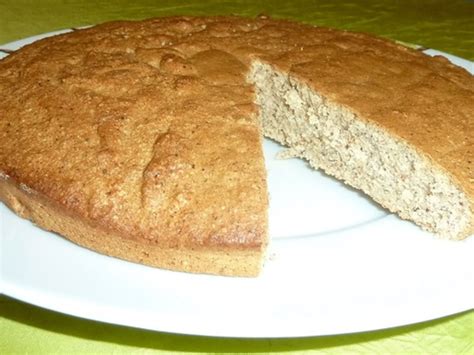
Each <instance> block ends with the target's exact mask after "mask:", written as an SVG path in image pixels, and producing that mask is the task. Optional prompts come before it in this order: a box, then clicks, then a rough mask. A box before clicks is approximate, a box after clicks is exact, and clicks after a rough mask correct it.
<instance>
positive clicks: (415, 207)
mask: <svg viewBox="0 0 474 355" xmlns="http://www.w3.org/2000/svg"><path fill="white" fill-rule="evenodd" d="M248 80H249V81H250V82H251V83H253V84H254V85H255V94H256V103H257V104H258V105H259V107H260V120H261V125H262V130H263V134H264V135H265V136H267V137H269V138H272V139H274V140H276V141H277V142H279V143H281V144H283V145H284V146H287V147H288V148H289V149H288V150H287V156H288V157H290V156H295V157H300V158H304V159H306V160H307V161H308V162H309V164H310V165H311V166H312V167H313V168H316V169H322V170H323V171H324V172H326V173H327V174H329V175H332V176H334V177H336V178H337V179H339V180H342V181H343V182H345V183H346V184H348V185H351V186H353V187H355V188H357V189H359V190H362V191H363V192H365V193H366V194H367V195H369V196H370V197H371V198H372V199H374V200H375V201H376V202H378V203H379V204H381V205H382V206H383V207H385V208H387V209H388V210H390V211H391V212H395V213H397V214H398V215H399V216H400V217H402V218H404V219H411V220H413V221H414V222H415V223H417V224H418V225H420V226H421V227H422V228H423V229H425V230H428V231H430V232H434V233H437V234H439V235H442V236H445V237H448V238H452V239H456V238H459V236H463V235H464V236H465V235H466V232H468V231H469V229H470V225H469V223H470V219H469V216H470V211H469V201H468V198H467V196H466V194H465V193H464V192H463V191H462V190H461V189H460V188H457V187H456V184H454V183H453V181H451V179H450V177H449V175H447V174H445V173H443V172H442V170H441V169H436V168H435V167H434V166H433V165H432V164H430V162H429V161H428V160H427V159H426V158H424V157H423V156H421V155H420V154H418V153H417V152H416V151H415V149H413V148H411V147H409V146H408V145H407V144H406V143H404V142H403V141H402V140H400V139H397V138H396V137H394V136H393V135H391V134H389V133H388V132H387V131H385V130H383V129H381V128H379V127H377V126H376V125H375V124H373V123H370V122H368V121H365V120H363V119H360V117H357V114H356V113H354V112H351V111H350V110H349V109H347V108H346V107H343V106H341V105H337V104H335V103H333V102H331V101H330V100H328V99H327V98H325V97H324V96H322V95H320V94H319V93H317V92H315V91H314V90H312V89H310V88H309V87H308V85H306V84H305V83H303V82H301V81H300V80H298V79H296V78H294V77H292V76H291V75H289V74H284V73H283V72H280V71H279V70H277V69H276V68H274V67H273V66H271V65H269V64H267V63H265V62H262V61H258V60H257V61H254V62H253V64H252V67H251V70H250V72H249V74H248Z"/></svg>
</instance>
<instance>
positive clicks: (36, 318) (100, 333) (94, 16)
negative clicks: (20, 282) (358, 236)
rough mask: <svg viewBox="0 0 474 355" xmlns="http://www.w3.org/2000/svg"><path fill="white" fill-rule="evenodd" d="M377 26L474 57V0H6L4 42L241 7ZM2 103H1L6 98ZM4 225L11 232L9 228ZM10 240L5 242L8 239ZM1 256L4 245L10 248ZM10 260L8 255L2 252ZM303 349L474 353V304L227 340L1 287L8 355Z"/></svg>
mask: <svg viewBox="0 0 474 355" xmlns="http://www.w3.org/2000/svg"><path fill="white" fill-rule="evenodd" d="M259 13H265V14H268V15H271V16H273V17H284V18H290V19H296V20H300V21H305V22H309V23H313V24H318V25H325V26H332V27H337V28H344V29H350V30H357V31H366V32H372V33H375V34H378V35H382V36H386V37H389V38H392V39H396V40H400V41H404V42H409V43H416V44H419V45H421V46H423V47H428V48H435V49H439V50H442V51H445V52H449V53H452V54H455V55H458V56H460V57H464V58H466V59H470V60H474V1H472V0H471V1H449V2H448V1H432V0H431V1H375V0H373V1H359V2H354V1H347V0H345V1H329V0H327V1H322V0H318V1H292V2H290V1H286V2H285V1H257V0H254V1H233V2H232V1H187V2H180V1H152V0H142V1H133V2H132V1H126V0H123V1H106V0H101V1H80V0H69V1H59V0H56V1H53V0H49V1H47V0H44V1H36V2H33V1H21V0H17V1H5V0H3V1H0V43H6V42H10V41H14V40H17V39H20V38H23V37H27V36H31V35H34V34H39V33H43V32H49V31H53V30H58V29H63V28H70V27H78V26H82V25H89V24H94V23H99V22H103V21H107V20H113V19H141V18H146V17H152V16H165V15H176V14H192V15H211V14H240V15H248V16H255V15H257V14H259ZM0 104H1V103H0ZM0 232H1V230H0ZM0 247H1V246H0ZM0 256H1V253H0ZM0 265H1V260H0ZM144 350H156V351H176V352H216V351H219V352H282V351H288V352H295V351H301V352H304V351H314V350H319V351H321V352H322V353H344V354H346V353H380V354H382V353H383V354H385V353H396V354H401V353H403V354H408V353H410V354H413V353H420V354H426V353H439V354H474V312H472V311H471V312H467V313H463V314H460V315H455V316H451V317H448V318H444V319H440V320H435V321H430V322H426V323H422V324H417V325H410V326H406V327H401V328H396V329H389V330H381V331H374V332H369V333H360V334H349V335H339V336H331V337H313V338H302V339H271V340H269V339H257V340H248V339H219V338H208V337H197V336H185V335H174V334H165V333H159V332H151V331H144V330H137V329H131V328H127V327H121V326H114V325H109V324H102V323H98V322H93V321H89V320H82V319H78V318H74V317H70V316H66V315H61V314H58V313H55V312H51V311H47V310H43V309H40V308H37V307H34V306H30V305H27V304H24V303H21V302H18V301H16V300H13V299H10V298H8V297H5V296H1V295H0V353H2V354H4V353H11V352H32V353H39V352H42V353H54V352H56V353H57V352H60V353H70V352H82V353H90V352H96V353H97V352H101V353H111V352H131V351H137V352H138V351H144Z"/></svg>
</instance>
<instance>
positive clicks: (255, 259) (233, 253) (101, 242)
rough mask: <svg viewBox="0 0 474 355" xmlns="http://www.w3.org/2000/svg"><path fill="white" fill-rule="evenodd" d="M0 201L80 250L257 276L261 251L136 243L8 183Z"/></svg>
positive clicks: (166, 266)
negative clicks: (81, 248) (85, 249)
mask: <svg viewBox="0 0 474 355" xmlns="http://www.w3.org/2000/svg"><path fill="white" fill-rule="evenodd" d="M0 200H2V201H4V202H5V203H6V205H7V206H8V207H10V208H11V209H12V210H13V211H14V212H15V213H17V214H18V215H19V216H21V217H23V218H27V219H29V220H31V221H33V222H34V223H36V224H37V225H39V226H41V227H42V228H44V229H46V230H50V231H54V232H57V233H59V234H61V235H63V236H67V238H68V239H69V240H71V241H72V242H74V243H77V244H79V245H81V246H83V247H86V248H89V249H91V250H94V251H98V252H100V253H103V254H106V255H110V256H114V257H118V258H121V259H124V260H129V261H133V262H139V263H142V264H146V265H150V266H155V267H159V268H164V269H171V270H180V271H186V272H194V273H210V274H218V275H228V276H257V275H258V273H259V271H260V268H261V259H262V253H263V251H264V250H263V248H259V247H255V248H251V247H250V248H249V247H247V248H245V249H237V250H233V249H227V248H195V249H194V248H189V249H188V248H176V247H163V246H162V245H159V244H157V243H155V242H154V241H153V240H149V239H147V240H143V239H141V240H137V238H133V236H131V235H123V234H122V235H121V234H119V233H117V231H116V230H109V229H107V228H104V227H103V226H100V225H97V224H91V222H90V221H89V220H85V219H84V218H82V217H81V216H80V215H77V214H75V213H72V212H71V211H68V210H66V209H64V208H63V207H62V206H59V205H57V204H55V203H54V202H52V201H51V199H49V198H46V197H45V196H42V195H41V194H38V193H35V192H33V191H31V190H29V189H28V188H26V187H25V186H18V185H16V184H15V183H13V182H12V181H11V180H3V181H2V180H0Z"/></svg>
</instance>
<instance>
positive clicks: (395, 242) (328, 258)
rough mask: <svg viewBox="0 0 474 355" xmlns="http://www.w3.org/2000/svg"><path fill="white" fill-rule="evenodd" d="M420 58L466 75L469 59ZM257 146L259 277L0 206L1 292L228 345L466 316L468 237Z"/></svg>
mask: <svg viewBox="0 0 474 355" xmlns="http://www.w3.org/2000/svg"><path fill="white" fill-rule="evenodd" d="M61 32H66V31H61ZM56 33H59V32H56ZM56 33H50V34H46V35H42V36H35V37H31V38H28V39H25V40H21V41H17V42H14V43H11V44H8V45H3V46H0V53H3V54H2V56H5V55H7V53H8V52H9V51H11V50H14V49H17V48H19V47H21V46H23V45H25V44H27V43H30V42H32V41H35V40H38V39H39V38H42V37H46V36H48V35H52V34H56ZM427 52H428V53H429V54H442V55H445V56H447V57H448V58H449V59H450V60H452V61H453V62H454V63H456V64H458V65H461V66H463V67H465V68H467V69H468V70H471V72H472V69H473V63H471V62H469V61H465V60H462V59H460V58H457V57H453V56H450V55H446V54H444V53H441V52H437V51H433V50H428V51H427ZM264 145H265V147H264V148H265V156H266V165H267V169H268V176H269V177H268V179H269V190H270V236H271V239H272V243H271V245H270V250H269V253H268V257H267V261H266V263H265V266H264V269H263V272H262V275H261V276H260V277H258V278H253V279H248V278H230V277H220V276H209V275H193V274H186V273H180V272H173V271H166V270H159V269H154V268H150V267H147V266H143V265H138V264H134V263H130V262H126V261H122V260H118V259H115V258H111V257H107V256H104V255H100V254H97V253H95V252H93V251H89V250H87V249H84V248H81V247H78V246H76V245H74V244H72V243H71V242H69V241H67V240H65V239H63V238H62V237H60V236H58V235H56V234H54V233H49V232H46V231H43V230H41V229H39V228H37V227H35V226H34V225H32V224H31V223H30V222H28V221H26V220H23V219H21V218H19V217H17V216H16V215H14V214H13V213H12V212H11V211H10V210H8V209H7V208H6V207H5V206H4V205H3V204H0V223H1V225H0V231H1V235H0V243H1V244H0V245H1V254H0V257H1V263H0V266H1V269H0V272H1V274H0V275H1V279H0V281H1V284H0V291H1V292H2V293H4V294H6V295H9V296H11V297H14V298H17V299H20V300H23V301H26V302H29V303H32V304H35V305H38V306H41V307H45V308H48V309H51V310H55V311H59V312H63V313H67V314H71V315H75V316H79V317H83V318H89V319H94V320H98V321H104V322H109V323H114V324H122V325H128V326H133V327H139V328H146V329H152V330H160V331H166V332H175V333H184V334H197V335H211V336H228V337H297V336H314V335H329V334H341V333H350V332H361V331H368V330H375V329H381V328H387V327H394V326H400V325H406V324H411V323H415V322H421V321H425V320H430V319H434V318H439V317H442V316H446V315H450V314H453V313H457V312H461V311H465V310H469V309H471V308H473V306H474V286H473V285H474V261H473V260H474V258H473V255H474V238H469V239H467V240H464V241H460V242H452V241H446V240H441V239H438V238H436V237H435V236H433V235H431V234H429V233H427V232H423V231H421V230H420V229H419V228H418V227H416V226H415V225H413V224H412V223H410V222H406V221H402V220H400V219H399V218H397V217H396V216H394V215H392V214H388V213H387V212H386V211H385V210H383V209H381V208H380V207H378V206H377V205H375V204H374V203H372V202H371V201H370V200H369V199H368V198H366V196H364V195H363V194H361V193H359V192H357V191H355V190H352V189H349V188H347V187H345V186H343V185H342V184H341V183H340V182H338V181H336V180H334V179H332V178H330V177H328V176H326V175H324V174H322V173H320V172H318V171H314V170H312V169H310V168H309V167H308V166H307V165H306V163H305V162H303V161H301V160H298V159H290V160H278V159H276V158H275V155H276V153H277V152H278V151H279V150H280V149H282V148H281V147H280V146H278V145H277V144H275V143H273V142H271V141H269V140H266V141H265V143H264Z"/></svg>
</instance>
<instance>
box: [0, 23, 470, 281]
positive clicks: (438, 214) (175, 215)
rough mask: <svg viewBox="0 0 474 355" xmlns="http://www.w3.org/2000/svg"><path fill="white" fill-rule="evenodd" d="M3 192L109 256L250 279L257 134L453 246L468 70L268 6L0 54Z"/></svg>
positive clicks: (257, 235) (464, 204)
mask: <svg viewBox="0 0 474 355" xmlns="http://www.w3.org/2000/svg"><path fill="white" fill-rule="evenodd" d="M0 102H1V103H2V105H0V126H1V129H0V199H1V200H2V201H3V202H4V203H5V204H6V205H7V206H9V207H10V208H11V209H12V210H13V211H14V212H15V213H17V214H18V215H20V216H22V217H24V218H27V219H30V220H32V221H33V222H34V223H36V224H37V225H38V226H40V227H42V228H44V229H47V230H51V231H54V232H57V233H59V234H61V235H63V236H64V237H66V238H67V239H69V240H71V241H73V242H75V243H77V244H79V245H81V246H84V247H87V248H90V249H92V250H95V251H98V252H100V253H103V254H106V255H110V256H114V257H118V258H122V259H126V260H130V261H133V262H138V263H143V264H146V265H151V266H155V267H159V268H165V269H171V270H178V271H187V272H197V273H211V274H219V275H233V276H256V275H257V274H258V273H259V271H260V269H261V265H262V262H263V259H264V256H265V251H266V249H267V244H268V236H267V224H268V221H267V209H268V197H267V189H266V171H265V166H264V160H263V153H262V136H266V137H269V138H272V139H274V140H276V141H278V142H280V143H281V144H283V145H285V146H286V147H287V148H288V150H287V152H286V153H287V155H288V156H297V157H301V158H304V159H306V160H307V161H308V162H309V163H310V165H311V166H313V167H314V168H316V169H322V170H323V171H325V172H326V173H327V174H329V175H332V176H334V177H336V178H338V179H340V180H341V181H343V182H345V183H346V184H348V185H350V186H352V187H355V188H357V189H360V190H362V191H363V192H365V193H366V194H367V195H368V196H370V197H371V198H372V199H373V200H375V201H376V202H378V203H379V204H380V205H382V206H383V207H385V208H386V209H388V210H390V211H392V212H394V213H397V214H398V215H399V216H400V217H402V218H404V219H408V220H411V221H413V222H414V223H416V224H418V225H419V226H420V227H421V228H423V229H425V230H427V231H430V232H433V233H435V234H438V235H440V236H441V237H445V238H449V239H462V238H465V237H467V236H469V235H470V234H472V233H473V232H474V174H473V159H474V157H473V148H474V140H473V138H472V132H471V133H470V131H472V127H474V122H473V112H474V78H473V76H472V75H471V74H469V73H468V72H467V71H465V70H464V69H461V68H459V67H456V66H455V65H453V64H450V63H449V62H448V61H447V60H446V59H444V58H442V57H429V56H427V55H425V54H423V53H421V52H419V51H416V50H413V49H409V48H406V47H405V46H402V45H400V44H396V43H394V42H391V41H389V40H386V39H381V38H377V37H373V36H371V35H368V34H362V33H353V32H348V31H340V30H335V29H329V28H323V27H314V26H310V25H304V24H300V23H294V22H289V21H284V20H273V19H269V18H267V17H264V16H261V17H259V18H257V19H248V18H240V17H168V18H155V19H149V20H144V21H137V22H133V21H119V22H109V23H105V24H101V25H98V26H95V27H92V28H88V29H82V30H78V31H74V32H71V33H67V34H63V35H59V36H54V37H50V38H47V39H44V40H40V41H37V42H35V43H33V44H31V45H28V46H25V47H23V48H22V49H20V50H18V51H16V52H14V53H12V54H11V55H9V56H8V57H6V58H4V59H3V60H1V61H0Z"/></svg>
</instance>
